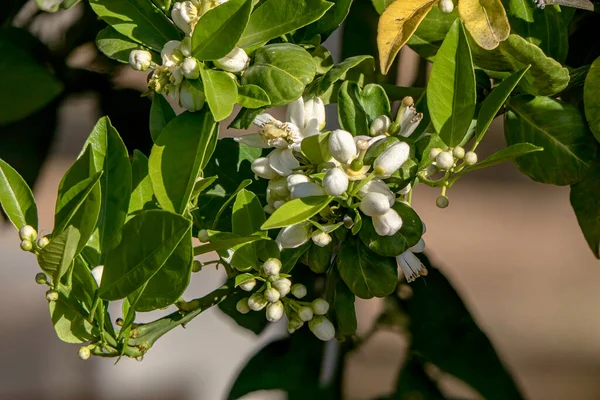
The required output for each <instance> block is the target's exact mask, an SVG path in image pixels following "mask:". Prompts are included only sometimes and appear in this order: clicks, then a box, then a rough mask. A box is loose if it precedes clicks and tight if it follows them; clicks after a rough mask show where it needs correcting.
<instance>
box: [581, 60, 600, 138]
mask: <svg viewBox="0 0 600 400" xmlns="http://www.w3.org/2000/svg"><path fill="white" fill-rule="evenodd" d="M583 105H584V107H585V117H586V118H587V120H588V123H589V126H590V130H591V131H592V133H593V134H594V136H595V137H596V140H597V141H599V142H600V57H599V58H597V59H596V60H595V61H594V63H593V64H592V65H591V67H590V70H589V71H588V74H587V76H586V78H585V85H584V86H583Z"/></svg>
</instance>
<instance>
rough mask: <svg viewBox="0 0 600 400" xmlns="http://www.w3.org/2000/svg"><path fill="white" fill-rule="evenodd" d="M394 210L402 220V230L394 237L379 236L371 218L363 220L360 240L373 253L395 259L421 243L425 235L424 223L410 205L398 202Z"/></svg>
mask: <svg viewBox="0 0 600 400" xmlns="http://www.w3.org/2000/svg"><path fill="white" fill-rule="evenodd" d="M393 208H394V210H396V212H397V213H398V215H400V217H401V218H402V228H400V230H399V231H398V232H396V234H394V235H393V236H379V235H378V234H377V232H375V228H374V227H373V221H372V219H371V218H369V217H364V218H363V226H362V229H361V230H360V232H359V237H360V240H362V242H363V243H364V245H365V246H367V247H368V248H369V249H370V250H372V251H373V252H375V253H377V254H379V255H382V256H386V257H395V256H399V255H400V254H402V253H404V252H405V251H406V250H408V249H409V248H411V247H412V246H414V245H415V244H417V243H418V242H419V239H421V236H422V235H423V223H422V222H421V219H420V218H419V216H418V215H417V213H416V212H415V210H413V209H412V207H410V206H409V205H408V204H405V203H400V202H397V203H396V204H394V207H393Z"/></svg>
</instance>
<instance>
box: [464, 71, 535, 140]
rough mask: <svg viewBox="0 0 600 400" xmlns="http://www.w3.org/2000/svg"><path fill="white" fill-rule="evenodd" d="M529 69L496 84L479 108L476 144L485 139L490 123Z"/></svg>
mask: <svg viewBox="0 0 600 400" xmlns="http://www.w3.org/2000/svg"><path fill="white" fill-rule="evenodd" d="M528 70H529V66H527V67H525V68H524V69H522V70H520V71H519V72H516V73H514V74H512V75H511V76H510V77H509V78H506V79H505V80H504V81H502V83H500V84H499V85H498V86H496V87H495V88H494V90H492V92H491V93H490V94H489V96H488V97H486V98H485V100H484V101H483V103H482V104H481V108H480V109H479V114H478V115H477V128H476V130H475V143H476V144H477V143H479V142H481V139H483V136H484V135H485V133H486V132H487V130H488V128H489V127H490V124H491V123H492V121H493V120H494V118H496V114H497V113H498V111H500V108H502V106H503V105H504V103H505V102H506V99H508V96H510V94H511V93H512V91H513V90H514V89H515V87H516V86H517V85H518V84H519V81H520V80H521V78H522V77H523V75H525V73H526V72H527V71H528Z"/></svg>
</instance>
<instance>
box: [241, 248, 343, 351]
mask: <svg viewBox="0 0 600 400" xmlns="http://www.w3.org/2000/svg"><path fill="white" fill-rule="evenodd" d="M288 278H289V275H287V274H282V273H281V261H280V260H278V259H276V258H270V259H268V260H267V261H265V263H264V264H263V265H262V267H261V269H260V271H259V273H258V274H257V275H255V276H247V277H246V280H244V281H243V282H241V283H240V284H239V287H240V288H241V289H242V290H245V291H247V292H250V291H252V290H254V289H255V287H256V285H257V282H258V281H260V282H263V285H262V286H261V287H260V288H258V290H256V291H255V292H253V293H252V294H251V295H250V297H245V298H243V299H242V300H240V301H239V302H238V303H237V305H236V308H237V310H238V311H239V312H240V313H242V314H246V313H248V312H250V311H261V310H262V309H264V308H266V318H267V320H268V321H270V322H276V321H279V320H280V319H281V318H282V317H283V315H284V314H285V315H286V316H287V319H288V321H289V322H288V331H289V332H290V333H293V332H295V331H296V330H298V329H300V328H301V327H302V326H303V325H304V323H305V322H308V326H309V329H310V330H311V331H312V332H313V333H314V334H315V336H316V337H318V338H319V339H321V340H324V341H327V340H331V339H333V337H334V336H335V328H334V327H333V324H332V323H331V321H329V320H328V319H327V318H326V317H325V314H327V311H328V310H329V303H327V302H326V301H325V300H323V299H316V300H314V301H313V302H312V303H309V302H304V301H299V300H300V299H302V298H304V297H305V296H306V294H307V289H306V286H304V285H302V284H300V283H297V284H295V285H292V281H290V280H289V279H288ZM288 294H291V295H292V296H294V297H295V298H296V299H298V300H295V299H292V298H289V297H286V296H287V295H288Z"/></svg>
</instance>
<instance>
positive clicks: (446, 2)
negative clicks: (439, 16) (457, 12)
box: [438, 0, 454, 14]
mask: <svg viewBox="0 0 600 400" xmlns="http://www.w3.org/2000/svg"><path fill="white" fill-rule="evenodd" d="M438 6H439V7H440V10H441V11H442V12H443V13H444V14H450V13H451V12H452V11H453V10H454V3H453V2H452V0H441V1H440V3H439V4H438Z"/></svg>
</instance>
